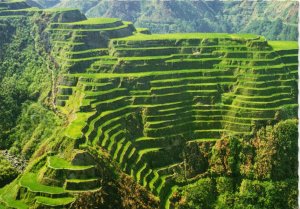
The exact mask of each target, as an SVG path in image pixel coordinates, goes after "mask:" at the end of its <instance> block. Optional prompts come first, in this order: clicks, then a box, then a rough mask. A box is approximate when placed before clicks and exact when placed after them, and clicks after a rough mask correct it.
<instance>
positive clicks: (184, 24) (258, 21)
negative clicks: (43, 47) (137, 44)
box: [35, 0, 299, 40]
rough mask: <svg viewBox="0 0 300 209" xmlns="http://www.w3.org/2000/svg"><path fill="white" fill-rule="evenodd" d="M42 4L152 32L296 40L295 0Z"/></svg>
mask: <svg viewBox="0 0 300 209" xmlns="http://www.w3.org/2000/svg"><path fill="white" fill-rule="evenodd" d="M35 1H36V2H38V3H39V4H40V5H41V6H43V7H72V8H78V9H80V10H81V11H82V12H83V13H85V14H86V15H87V16H88V17H100V16H103V17H119V18H121V19H123V20H128V21H132V22H134V24H135V25H136V26H137V27H146V28H149V29H150V30H151V31H152V32H153V33H170V32H229V33H256V34H261V35H264V36H266V37H267V38H268V39H272V40H276V39H281V40H297V37H298V30H297V23H298V4H299V3H298V1H295V0H287V1H249V0H242V1H219V0H215V1H206V0H198V1H159V0H151V1H148V0H141V1H130V0H129V1H120V0H109V1H108V0H85V1H83V0H35Z"/></svg>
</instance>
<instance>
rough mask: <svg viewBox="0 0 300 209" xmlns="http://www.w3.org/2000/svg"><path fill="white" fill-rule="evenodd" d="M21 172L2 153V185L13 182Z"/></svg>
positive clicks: (0, 158) (0, 176)
mask: <svg viewBox="0 0 300 209" xmlns="http://www.w3.org/2000/svg"><path fill="white" fill-rule="evenodd" d="M18 174H19V172H18V171H17V170H16V169H15V168H14V167H13V166H12V165H11V164H10V162H8V161H7V160H6V159H5V158H4V157H3V156H2V155H1V154H0V187H3V186H5V185H6V184H9V183H10V182H12V181H13V180H14V179H15V178H16V177H17V176H18Z"/></svg>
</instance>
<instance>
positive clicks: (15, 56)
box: [0, 18, 51, 149]
mask: <svg viewBox="0 0 300 209" xmlns="http://www.w3.org/2000/svg"><path fill="white" fill-rule="evenodd" d="M7 21H8V23H7V24H6V25H5V24H3V25H2V27H3V29H5V31H7V33H6V36H4V37H3V39H2V40H1V44H0V51H1V53H0V89H1V91H0V149H8V148H10V147H11V146H12V144H13V143H14V141H16V138H12V137H11V134H12V133H14V132H15V130H16V129H14V127H15V126H16V125H17V124H18V121H20V120H21V119H20V116H21V115H22V114H21V113H22V112H23V111H26V110H25V107H26V105H25V103H26V102H37V101H38V100H43V99H44V98H46V97H47V95H48V92H49V91H50V89H51V76H50V75H49V72H48V70H47V67H46V63H45V62H44V61H43V59H42V58H41V56H40V55H39V54H38V52H37V50H36V45H35V44H36V43H35V41H34V38H35V37H34V33H33V30H31V28H32V27H31V26H32V23H31V22H30V21H29V20H28V19H26V18H23V19H10V20H7ZM7 35H9V36H7Z"/></svg>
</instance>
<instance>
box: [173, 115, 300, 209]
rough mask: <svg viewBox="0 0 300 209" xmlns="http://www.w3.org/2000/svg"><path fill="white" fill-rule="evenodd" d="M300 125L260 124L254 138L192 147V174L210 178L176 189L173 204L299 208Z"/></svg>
mask: <svg viewBox="0 0 300 209" xmlns="http://www.w3.org/2000/svg"><path fill="white" fill-rule="evenodd" d="M297 124H298V121H297V120H296V119H289V120H285V121H280V122H279V123H277V124H276V125H274V126H266V127H263V128H261V129H260V130H259V131H258V132H257V133H256V135H255V136H254V137H253V138H250V139H243V140H239V139H237V138H228V139H223V140H220V141H217V142H216V143H215V144H214V145H210V146H208V145H206V146H201V145H200V146H195V145H193V148H192V149H190V150H191V153H189V154H188V155H187V159H188V158H189V157H191V159H190V160H187V163H188V166H187V168H188V170H187V174H188V175H190V176H191V177H195V176H196V175H197V174H199V173H200V174H202V175H203V174H204V176H205V177H204V178H200V180H198V181H197V182H196V183H194V184H190V185H188V186H186V187H183V189H181V190H179V191H178V192H177V193H175V194H174V196H173V200H174V205H175V206H176V207H177V208H180V209H192V208H193V209H194V208H196V209H197V208H199V209H200V208H206V209H212V208H218V209H221V208H222V209H226V208H235V209H242V208H249V209H250V208H251V209H271V208H272V209H273V208H278V209H282V208H286V209H293V208H297V196H298V190H297V182H298V176H297V168H298V161H297V154H298V146H297V142H298V126H297ZM197 156H198V157H197ZM199 165H202V167H201V166H200V167H199Z"/></svg>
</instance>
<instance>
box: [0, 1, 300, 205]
mask: <svg viewBox="0 0 300 209" xmlns="http://www.w3.org/2000/svg"><path fill="white" fill-rule="evenodd" d="M12 4H13V3H11V4H9V5H10V6H11V7H12ZM26 8H27V7H25V9H24V6H17V7H15V8H10V9H9V10H8V9H3V13H2V12H0V15H7V17H10V16H9V15H12V16H15V15H16V14H22V17H20V19H18V20H16V19H14V18H3V19H0V27H1V29H3V30H0V33H1V34H2V33H3V37H4V38H3V42H0V48H1V50H0V51H1V52H0V61H1V62H0V63H1V64H0V69H1V70H2V71H1V73H0V85H1V86H3V91H2V92H1V93H0V96H1V98H3V100H0V113H1V115H2V116H3V118H4V119H5V120H2V121H1V122H0V129H1V130H0V133H1V135H0V140H1V142H3V143H1V146H3V148H7V149H9V150H10V152H11V153H15V154H19V155H21V156H22V157H25V158H26V159H28V160H29V165H28V166H27V168H26V170H25V171H24V173H22V174H21V176H20V177H19V178H17V179H16V180H15V181H14V182H12V183H10V184H9V185H7V186H6V187H5V188H3V189H1V190H0V205H3V207H4V206H8V207H13V206H12V205H13V204H15V205H17V206H18V205H19V207H20V208H27V207H28V208H43V207H44V208H49V207H58V208H68V207H71V208H83V207H84V208H86V207H88V208H96V207H102V206H103V207H109V208H145V209H146V208H147V209H148V208H149V209H150V208H162V209H169V208H186V209H187V208H211V209H213V208H236V209H238V208H262V209H269V208H287V209H289V208H295V207H296V202H295V201H293V198H294V197H295V195H297V189H296V188H295V187H293V186H291V185H292V184H293V183H295V182H296V181H297V178H298V177H297V174H296V173H297V172H296V171H297V140H296V139H297V123H298V121H297V119H296V118H297V107H298V105H297V79H298V78H297V77H296V72H297V67H298V59H297V53H298V50H297V48H298V46H297V44H296V43H295V42H283V41H280V42H279V41H276V42H274V41H273V42H269V41H267V40H266V39H265V38H264V37H263V36H258V35H252V34H247V33H245V34H226V33H185V34H179V33H177V34H164V35H162V34H153V35H151V34H149V33H142V32H141V31H139V30H136V29H135V27H134V26H133V25H132V24H131V23H129V22H124V21H121V20H119V19H107V18H104V19H103V18H93V19H87V18H86V17H85V16H83V15H82V14H80V12H78V11H76V10H60V9H58V10H47V11H43V10H34V9H31V8H29V9H26ZM1 11H2V10H1ZM29 11H30V12H29ZM139 32H141V33H139ZM2 49H3V50H2ZM15 51H17V52H15ZM2 52H3V53H2ZM15 53H16V54H15ZM11 63H15V64H13V65H12V64H11ZM287 153H288V154H287ZM0 169H1V167H0ZM3 169H7V166H4V168H3ZM10 172H11V171H9V175H10V176H11V173H10ZM0 176H1V175H0ZM11 180H12V179H9V181H11ZM5 181H6V180H5ZM6 183H8V182H5V184H6ZM8 190H12V191H13V192H12V194H6V191H8ZM283 193H284V194H286V195H283Z"/></svg>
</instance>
